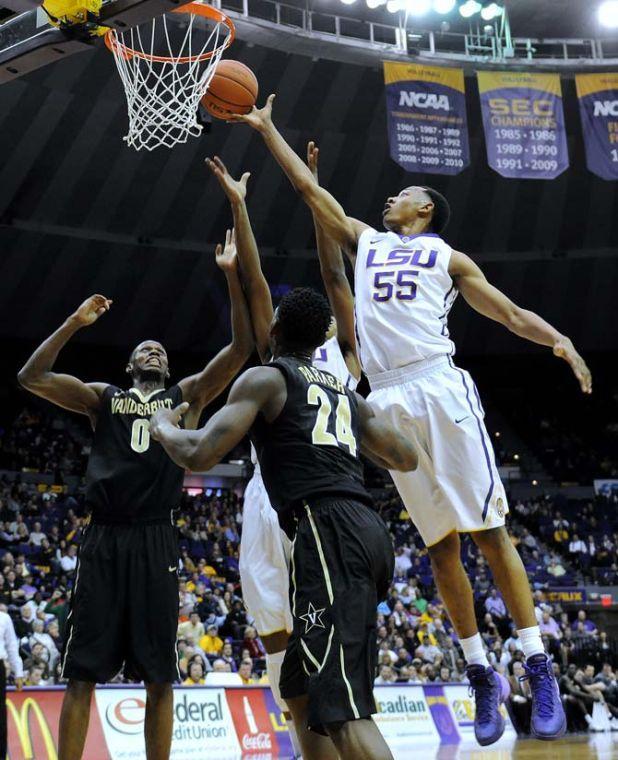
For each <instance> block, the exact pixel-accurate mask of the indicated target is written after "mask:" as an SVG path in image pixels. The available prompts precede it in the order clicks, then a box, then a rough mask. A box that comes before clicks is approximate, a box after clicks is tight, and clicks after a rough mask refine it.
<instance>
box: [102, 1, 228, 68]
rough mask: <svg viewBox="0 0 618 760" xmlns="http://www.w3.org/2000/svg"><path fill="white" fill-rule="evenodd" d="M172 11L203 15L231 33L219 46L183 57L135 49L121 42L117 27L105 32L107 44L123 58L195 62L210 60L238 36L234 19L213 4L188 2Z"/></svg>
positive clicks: (160, 61) (159, 61)
mask: <svg viewBox="0 0 618 760" xmlns="http://www.w3.org/2000/svg"><path fill="white" fill-rule="evenodd" d="M170 12H171V13H189V14H191V15H193V16H202V17H203V18H206V19H208V20H209V21H216V22H217V23H219V24H225V25H226V26H227V28H228V29H229V32H230V33H229V34H228V36H227V37H226V38H225V42H224V43H223V44H222V45H219V47H217V48H215V49H214V50H211V51H209V52H206V53H201V54H200V55H187V56H183V57H182V58H172V57H171V56H166V55H150V54H149V53H144V52H143V51H141V50H134V49H133V48H131V47H129V46H128V45H125V44H124V43H123V42H120V40H119V39H118V35H117V33H116V30H115V29H110V30H109V31H107V32H105V44H106V45H107V47H108V48H109V50H111V51H112V52H117V53H119V55H121V56H122V57H123V58H126V59H127V60H129V59H130V58H133V57H134V56H135V57H136V58H142V59H143V60H145V61H156V62H157V63H193V62H195V61H208V60H210V59H211V58H212V57H213V56H214V55H215V54H216V53H218V52H219V51H223V50H225V49H226V48H228V47H229V46H230V45H231V44H232V42H233V41H234V37H235V36H236V29H235V27H234V24H233V22H232V19H230V18H228V17H227V16H226V15H225V13H223V11H220V10H219V9H218V8H213V7H212V5H202V3H187V4H186V5H181V6H180V8H174V9H173V10H172V11H170Z"/></svg>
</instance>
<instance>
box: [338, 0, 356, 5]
mask: <svg viewBox="0 0 618 760" xmlns="http://www.w3.org/2000/svg"><path fill="white" fill-rule="evenodd" d="M341 2H342V3H343V4H344V5H354V3H355V2H356V0H341Z"/></svg>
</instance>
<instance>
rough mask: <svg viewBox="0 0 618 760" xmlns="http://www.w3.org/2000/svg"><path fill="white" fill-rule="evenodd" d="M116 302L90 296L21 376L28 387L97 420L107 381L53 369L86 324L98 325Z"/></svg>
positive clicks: (25, 366) (18, 377) (26, 365)
mask: <svg viewBox="0 0 618 760" xmlns="http://www.w3.org/2000/svg"><path fill="white" fill-rule="evenodd" d="M111 304H112V302H111V301H110V300H109V299H108V298H105V296H102V295H94V296H90V298H87V299H86V300H85V301H84V302H83V303H82V304H81V306H80V307H79V308H78V309H77V310H76V311H75V312H74V313H73V314H71V316H70V317H68V319H67V320H66V321H65V322H64V323H63V324H62V325H61V326H60V327H59V328H58V329H57V330H56V332H54V333H52V335H50V336H49V338H47V340H45V341H43V343H41V345H40V346H39V347H38V348H37V349H36V351H35V352H34V353H33V354H32V356H31V357H30V358H29V359H28V361H27V362H26V363H25V364H24V366H23V367H22V369H21V370H20V371H19V374H18V375H17V379H18V381H19V384H20V385H21V386H22V387H23V388H25V389H26V390H28V391H30V392H31V393H34V394H35V395H37V396H40V397H41V398H44V399H47V401H51V402H52V403H53V404H56V405H57V406H61V407H63V408H64V409H68V410H69V411H71V412H79V413H80V414H86V415H88V416H89V417H90V419H91V421H92V422H93V423H94V421H95V419H96V415H97V412H98V409H99V404H100V401H101V396H102V395H103V391H104V390H105V388H107V383H85V382H83V380H80V379H79V378H77V377H73V376H72V375H65V374H60V373H58V372H53V367H54V364H55V363H56V359H57V358H58V354H59V353H60V351H61V350H62V349H63V348H64V346H65V345H66V344H67V343H68V342H69V340H70V339H71V338H72V337H73V335H75V333H76V332H77V331H78V330H81V329H82V327H88V326H89V325H92V324H94V323H95V322H96V321H97V319H99V317H100V316H102V315H103V314H105V312H106V311H108V310H109V308H110V306H111Z"/></svg>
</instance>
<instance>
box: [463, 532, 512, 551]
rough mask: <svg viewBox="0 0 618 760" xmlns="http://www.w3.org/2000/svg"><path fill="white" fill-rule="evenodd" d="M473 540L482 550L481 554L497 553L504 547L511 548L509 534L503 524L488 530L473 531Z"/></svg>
mask: <svg viewBox="0 0 618 760" xmlns="http://www.w3.org/2000/svg"><path fill="white" fill-rule="evenodd" d="M472 537H473V539H474V542H475V543H476V545H477V546H478V547H479V549H480V550H481V551H482V552H483V554H485V555H487V554H494V553H495V554H497V553H500V552H501V551H504V549H505V548H507V549H509V548H513V544H512V543H511V539H510V538H509V534H508V533H507V530H506V528H505V527H504V525H501V526H500V527H498V528H490V529H489V530H480V531H478V532H477V533H473V534H472Z"/></svg>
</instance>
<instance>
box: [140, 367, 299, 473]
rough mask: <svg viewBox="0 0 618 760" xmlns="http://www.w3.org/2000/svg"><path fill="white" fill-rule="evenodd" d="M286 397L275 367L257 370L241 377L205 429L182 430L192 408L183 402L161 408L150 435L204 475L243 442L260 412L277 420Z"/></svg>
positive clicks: (177, 459)
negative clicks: (183, 419)
mask: <svg viewBox="0 0 618 760" xmlns="http://www.w3.org/2000/svg"><path fill="white" fill-rule="evenodd" d="M286 397H287V391H286V385H285V380H284V378H283V375H282V374H281V372H279V371H278V370H277V369H275V368H274V367H254V368H252V369H249V370H247V371H246V372H245V373H244V374H243V375H241V376H240V377H239V378H238V380H237V381H236V382H235V383H234V385H233V386H232V389H231V390H230V395H229V397H228V400H227V403H226V404H225V406H224V407H223V408H222V409H220V410H219V411H218V412H217V413H216V414H214V415H213V416H212V417H211V418H210V420H208V422H207V423H206V425H205V426H204V427H203V428H200V429H199V430H186V429H185V430H183V429H181V428H179V427H178V423H179V421H180V418H181V417H182V415H183V414H185V413H186V411H187V409H188V404H187V403H182V404H180V405H179V406H177V407H176V409H160V410H159V411H158V412H157V413H156V414H154V415H153V416H152V417H151V419H150V434H151V435H152V437H153V438H154V439H155V440H156V441H159V443H160V444H161V445H162V446H163V448H164V449H165V450H166V451H167V453H168V454H169V456H170V458H171V459H172V460H173V461H174V462H176V464H177V465H180V467H185V468H186V469H188V470H193V471H195V472H202V471H205V470H209V469H210V468H211V467H214V465H216V464H218V463H219V462H220V461H221V459H222V458H223V457H224V456H225V455H226V454H227V453H228V452H229V451H231V450H232V449H233V448H234V446H236V445H237V444H238V443H240V441H241V440H242V439H243V437H244V436H245V435H246V434H247V433H248V432H249V429H250V428H251V425H252V424H253V422H254V420H255V418H256V416H257V415H258V413H259V412H262V413H263V414H264V416H265V418H266V419H267V420H272V419H274V418H275V417H276V416H277V415H278V414H279V413H280V412H281V409H283V405H284V404H285V399H286Z"/></svg>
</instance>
